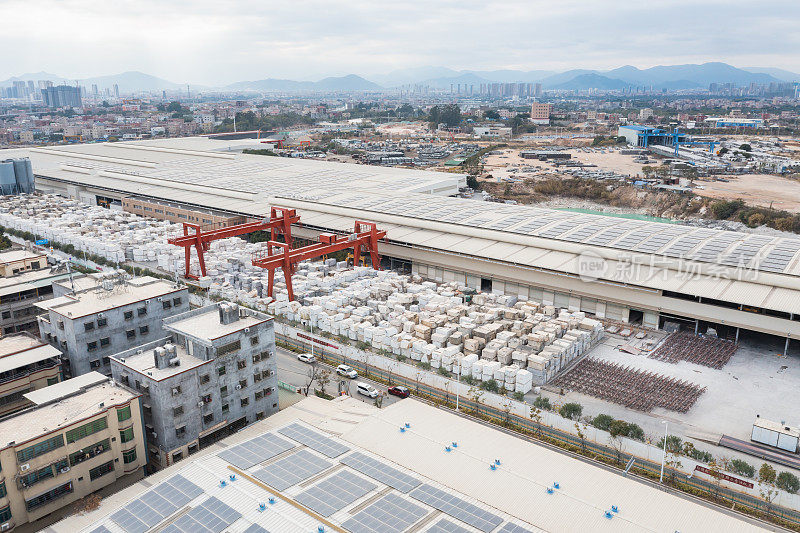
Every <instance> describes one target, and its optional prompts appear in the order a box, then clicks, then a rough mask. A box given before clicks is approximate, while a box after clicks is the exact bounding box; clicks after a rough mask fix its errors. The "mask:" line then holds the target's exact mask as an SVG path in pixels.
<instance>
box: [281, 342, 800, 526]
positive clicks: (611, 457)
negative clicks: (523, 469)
mask: <svg viewBox="0 0 800 533" xmlns="http://www.w3.org/2000/svg"><path fill="white" fill-rule="evenodd" d="M276 338H277V340H278V341H279V342H281V343H283V344H286V345H288V346H291V347H293V348H296V349H298V350H303V351H309V349H310V345H309V344H308V343H305V342H301V341H298V340H297V339H292V338H289V337H286V336H284V335H280V334H276ZM314 355H316V356H317V357H319V358H320V359H322V361H323V362H325V363H327V364H330V365H332V366H336V365H339V364H342V363H346V364H348V365H350V366H352V367H353V368H355V369H357V370H359V371H360V373H361V375H363V376H364V377H365V378H368V379H375V380H377V381H381V382H384V383H390V384H392V385H403V386H405V387H408V388H409V389H411V390H412V391H414V392H415V393H416V394H417V395H420V396H422V397H428V398H430V399H432V400H433V401H435V402H438V403H442V402H444V403H448V404H454V403H455V395H454V394H450V393H447V392H446V391H443V390H441V389H437V388H435V387H431V386H430V385H426V384H424V383H420V382H419V381H416V380H414V379H410V378H406V377H404V376H399V375H397V374H393V373H391V372H389V371H386V370H383V369H380V368H376V367H374V366H372V365H369V364H366V363H363V362H361V361H358V360H355V359H348V358H345V357H344V356H342V354H338V353H334V352H331V351H330V350H326V349H324V348H321V347H320V346H318V345H315V346H314ZM459 406H460V407H462V408H464V409H466V410H468V411H470V412H471V413H473V414H476V415H477V416H478V417H479V418H483V419H487V420H490V421H492V422H495V423H499V424H501V425H502V424H506V425H512V426H516V427H518V428H521V429H523V430H525V431H526V432H527V433H529V434H530V435H532V436H535V435H539V436H542V437H545V438H547V439H550V440H554V441H557V442H560V443H563V444H567V445H569V446H572V447H574V448H576V449H582V450H585V451H586V452H589V453H591V454H594V455H595V456H598V457H602V458H604V459H606V460H607V461H616V462H617V463H618V464H622V465H624V464H626V463H627V462H628V461H629V460H630V459H631V458H633V459H634V461H635V463H634V468H638V469H639V470H643V471H645V472H647V473H648V474H650V475H655V476H657V475H659V474H660V472H661V463H655V462H653V461H650V460H649V459H645V458H642V457H639V456H635V455H632V454H629V453H624V452H622V453H618V452H617V451H616V450H614V449H613V448H611V447H609V446H606V445H604V444H600V443H598V442H595V441H591V440H588V439H581V438H580V437H578V436H577V435H573V434H572V433H569V432H567V431H562V430H560V429H557V428H553V427H550V426H547V425H545V424H539V423H537V422H536V421H535V420H532V419H530V418H525V417H521V416H518V415H515V414H512V413H507V412H505V411H503V410H502V409H497V408H495V407H491V406H487V405H484V404H483V403H480V402H476V401H474V400H473V399H470V398H466V397H463V396H462V397H460V398H459ZM664 476H665V477H674V479H675V480H676V481H678V482H680V483H681V484H683V485H687V486H688V487H690V488H692V489H695V490H697V491H702V492H706V493H709V494H717V495H718V496H719V497H720V498H724V499H725V500H727V501H728V502H731V503H733V504H735V505H736V506H744V507H746V508H748V509H750V510H752V511H756V512H758V513H764V512H766V509H767V504H766V503H765V502H764V501H763V500H761V499H759V498H757V497H755V496H753V495H751V494H747V493H743V492H739V491H736V490H733V489H730V488H728V487H718V486H717V485H716V484H714V483H713V482H711V481H707V480H704V479H699V478H696V477H694V476H692V477H688V476H687V475H686V474H685V473H683V472H682V471H680V470H677V469H672V468H665V470H664ZM769 514H770V516H772V517H777V518H780V519H782V520H785V521H787V522H790V523H793V524H800V511H797V510H794V509H789V508H786V507H781V506H779V505H775V504H772V505H770V507H769Z"/></svg>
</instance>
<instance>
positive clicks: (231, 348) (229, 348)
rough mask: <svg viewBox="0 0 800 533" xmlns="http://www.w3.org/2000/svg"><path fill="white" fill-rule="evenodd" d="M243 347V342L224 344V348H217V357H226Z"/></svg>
mask: <svg viewBox="0 0 800 533" xmlns="http://www.w3.org/2000/svg"><path fill="white" fill-rule="evenodd" d="M241 347H242V343H241V341H234V342H229V343H228V344H223V345H222V346H220V347H219V348H217V355H218V356H220V355H225V354H226V353H231V352H235V351H237V350H239V349H241Z"/></svg>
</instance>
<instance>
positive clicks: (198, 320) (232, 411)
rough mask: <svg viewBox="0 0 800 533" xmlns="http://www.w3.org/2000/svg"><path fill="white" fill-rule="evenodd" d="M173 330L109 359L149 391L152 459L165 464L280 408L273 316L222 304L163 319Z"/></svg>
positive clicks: (122, 375) (122, 377)
mask: <svg viewBox="0 0 800 533" xmlns="http://www.w3.org/2000/svg"><path fill="white" fill-rule="evenodd" d="M164 330H165V332H166V333H168V334H170V336H169V337H168V338H164V339H160V340H158V341H156V342H152V343H149V344H146V345H143V346H140V347H139V348H135V349H131V350H128V351H126V352H122V353H119V354H116V355H114V356H112V357H111V372H112V375H113V377H114V380H115V381H117V382H119V383H121V384H123V385H125V386H128V387H131V388H133V389H135V390H137V391H139V392H141V393H142V394H143V400H142V402H143V406H144V420H145V430H146V431H147V442H148V447H149V461H150V462H151V463H152V464H153V465H154V466H159V467H165V466H168V465H170V464H172V463H174V462H175V461H178V460H180V459H182V458H183V457H186V456H187V455H190V454H192V453H194V452H195V451H197V450H198V449H200V448H203V447H204V446H206V445H208V444H211V443H213V442H215V441H216V440H218V439H220V438H222V437H225V436H227V435H229V434H230V433H232V432H233V431H236V430H238V429H240V428H242V427H244V426H245V425H247V424H250V423H252V422H255V421H256V420H261V419H262V418H265V417H267V416H270V415H271V414H273V413H275V412H277V410H278V393H277V386H278V378H277V364H276V361H275V356H274V353H275V331H274V325H273V322H272V318H271V317H269V316H267V315H264V314H262V313H258V312H255V311H252V310H250V309H246V308H243V307H239V306H237V305H236V304H228V303H220V304H216V305H210V306H207V307H203V308H200V309H194V310H192V311H189V312H187V313H182V314H180V315H175V316H172V317H169V318H166V319H164Z"/></svg>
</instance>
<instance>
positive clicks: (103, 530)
mask: <svg viewBox="0 0 800 533" xmlns="http://www.w3.org/2000/svg"><path fill="white" fill-rule="evenodd" d="M89 533H111V531H109V529H108V528H107V527H106V526H100V527H97V528H94V529H93V530H91V531H90V532H89Z"/></svg>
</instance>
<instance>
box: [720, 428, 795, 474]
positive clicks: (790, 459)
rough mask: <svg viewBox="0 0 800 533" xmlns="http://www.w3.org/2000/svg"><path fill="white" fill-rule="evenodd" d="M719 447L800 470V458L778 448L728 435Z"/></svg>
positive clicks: (722, 439) (723, 438) (724, 436)
mask: <svg viewBox="0 0 800 533" xmlns="http://www.w3.org/2000/svg"><path fill="white" fill-rule="evenodd" d="M719 445H720V446H724V447H725V448H730V449H731V450H736V451H739V452H742V453H746V454H749V455H753V456H755V457H759V458H761V459H766V460H767V461H772V462H774V463H778V464H781V465H785V466H791V467H793V468H800V457H798V456H797V455H795V454H790V453H785V452H783V451H781V450H779V449H777V448H767V447H766V446H761V445H759V444H755V443H752V442H748V441H746V440H741V439H737V438H734V437H729V436H728V435H723V436H722V438H721V439H720V440H719Z"/></svg>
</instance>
